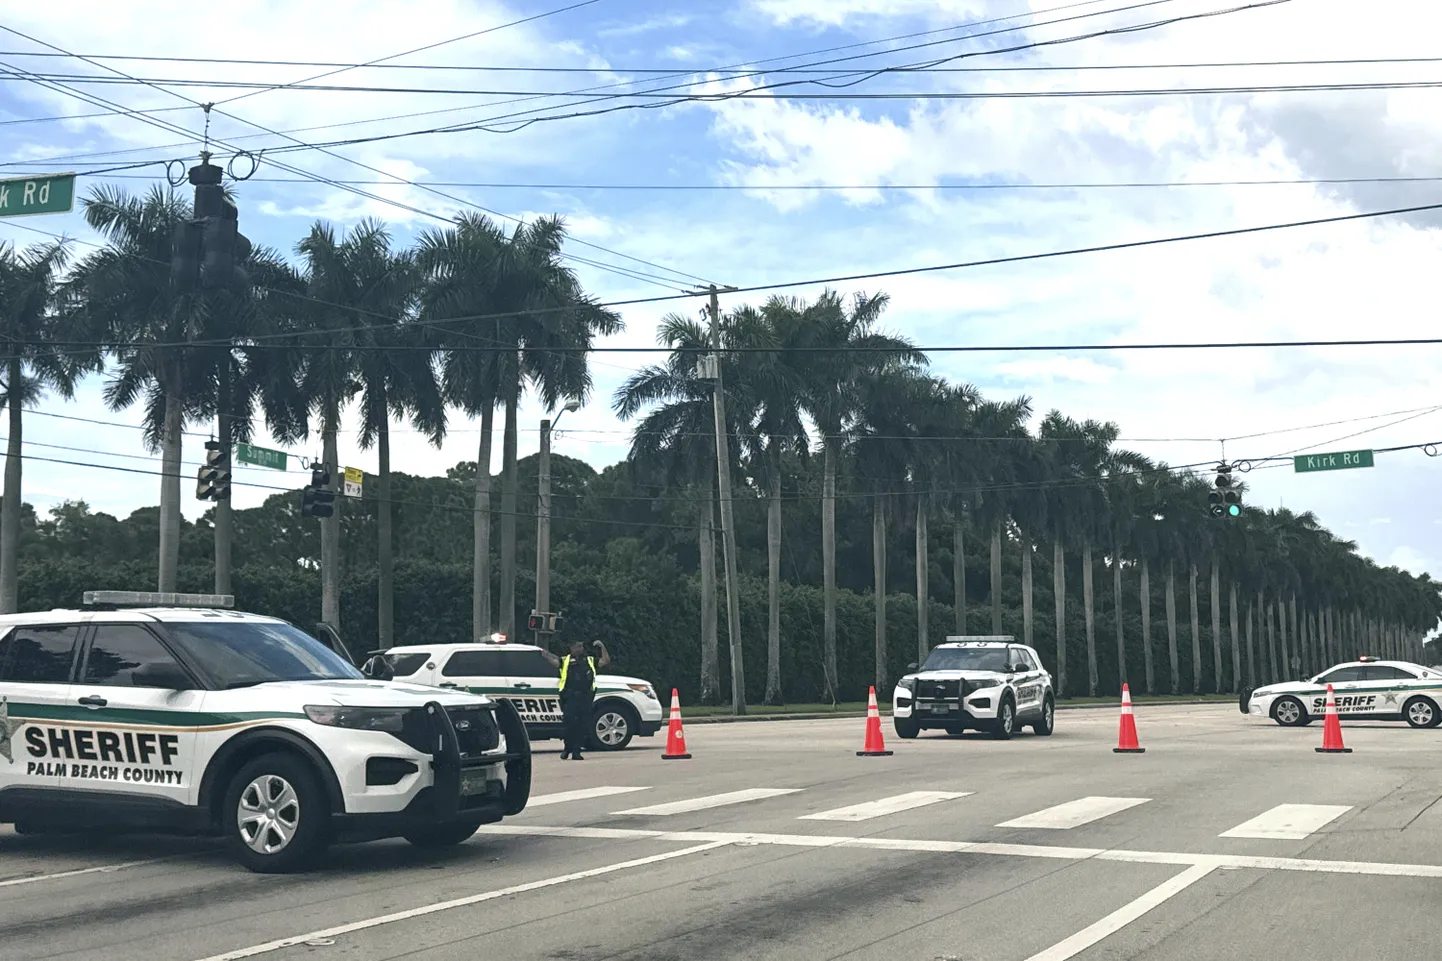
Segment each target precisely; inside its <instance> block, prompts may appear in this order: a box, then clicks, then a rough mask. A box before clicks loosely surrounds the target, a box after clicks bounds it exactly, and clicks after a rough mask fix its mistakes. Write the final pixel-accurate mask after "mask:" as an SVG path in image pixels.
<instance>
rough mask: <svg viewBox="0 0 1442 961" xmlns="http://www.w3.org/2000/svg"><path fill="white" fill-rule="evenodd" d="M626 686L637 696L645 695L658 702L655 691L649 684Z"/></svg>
mask: <svg viewBox="0 0 1442 961" xmlns="http://www.w3.org/2000/svg"><path fill="white" fill-rule="evenodd" d="M626 686H627V687H629V688H630V689H631V690H633V691H635V692H636V693H638V694H644V695H646V696H647V697H649V698H650V699H651V700H653V701H655V700H659V698H657V697H656V689H655V688H653V687H652V686H651V685H649V684H627V685H626Z"/></svg>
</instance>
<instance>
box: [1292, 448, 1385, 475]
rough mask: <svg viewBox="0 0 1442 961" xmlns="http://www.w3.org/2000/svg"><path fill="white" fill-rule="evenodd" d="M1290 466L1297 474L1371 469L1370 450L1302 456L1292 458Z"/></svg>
mask: <svg viewBox="0 0 1442 961" xmlns="http://www.w3.org/2000/svg"><path fill="white" fill-rule="evenodd" d="M1292 466H1293V467H1294V468H1296V472H1297V473H1298V474H1309V473H1311V472H1313V471H1319V470H1351V469H1352V468H1353V467H1371V466H1372V452H1371V451H1370V450H1347V451H1340V452H1338V453H1336V454H1303V455H1302V456H1300V457H1293V458H1292Z"/></svg>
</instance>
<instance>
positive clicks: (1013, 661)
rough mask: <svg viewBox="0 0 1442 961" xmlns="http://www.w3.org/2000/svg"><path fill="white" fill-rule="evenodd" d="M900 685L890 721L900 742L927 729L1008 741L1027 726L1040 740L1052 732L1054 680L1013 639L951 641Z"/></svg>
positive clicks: (1034, 655) (894, 695)
mask: <svg viewBox="0 0 1442 961" xmlns="http://www.w3.org/2000/svg"><path fill="white" fill-rule="evenodd" d="M909 669H910V670H912V671H915V672H916V673H914V674H907V675H906V676H905V677H903V678H902V679H901V680H899V681H897V682H896V690H895V691H893V692H892V695H891V718H892V723H893V724H894V725H895V726H896V733H897V735H898V736H900V737H904V738H912V737H916V736H917V735H918V734H920V733H921V732H922V731H923V730H926V729H928V728H941V729H942V730H944V731H946V732H947V733H948V734H961V733H962V732H963V731H965V730H967V729H968V728H974V729H979V730H985V731H990V732H991V734H992V736H993V737H997V738H1009V737H1011V736H1012V734H1013V733H1015V731H1016V730H1017V728H1019V727H1022V726H1024V725H1030V726H1031V729H1032V730H1033V731H1035V732H1036V733H1037V734H1040V735H1042V736H1045V735H1048V734H1050V733H1051V732H1052V726H1053V723H1054V720H1055V718H1056V700H1055V696H1054V694H1053V692H1052V682H1051V675H1050V674H1048V673H1047V672H1046V671H1045V670H1044V669H1043V668H1042V666H1041V658H1039V657H1038V656H1037V653H1036V651H1034V650H1032V649H1031V648H1030V647H1027V646H1026V645H1024V644H1018V643H1016V641H1015V640H1013V639H1012V638H1011V637H1010V636H1009V635H993V636H984V637H948V638H947V639H946V643H945V644H938V645H937V646H936V647H934V648H932V650H931V653H930V654H928V655H927V656H926V663H924V664H922V665H920V670H917V665H916V664H912V665H910V667H909Z"/></svg>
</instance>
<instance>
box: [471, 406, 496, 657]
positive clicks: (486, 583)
mask: <svg viewBox="0 0 1442 961" xmlns="http://www.w3.org/2000/svg"><path fill="white" fill-rule="evenodd" d="M495 428H496V408H495V406H494V405H492V404H487V405H486V406H485V407H484V408H482V410H481V446H480V450H478V451H477V452H476V508H475V512H474V513H473V514H472V515H471V520H472V527H473V538H472V542H471V635H472V640H474V641H475V642H476V643H477V644H479V643H481V642H482V641H484V640H485V639H486V638H488V637H490V636H491V625H492V624H493V623H495V622H494V621H492V620H491V443H492V440H493V438H494V436H495Z"/></svg>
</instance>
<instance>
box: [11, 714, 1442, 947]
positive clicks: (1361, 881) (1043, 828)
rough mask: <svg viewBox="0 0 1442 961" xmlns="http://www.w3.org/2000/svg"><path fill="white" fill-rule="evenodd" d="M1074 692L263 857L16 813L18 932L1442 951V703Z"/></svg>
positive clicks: (613, 759) (794, 732)
mask: <svg viewBox="0 0 1442 961" xmlns="http://www.w3.org/2000/svg"><path fill="white" fill-rule="evenodd" d="M1136 716H1137V726H1138V729H1139V732H1140V736H1141V742H1142V745H1143V747H1145V748H1146V753H1145V754H1135V755H1119V754H1114V753H1113V752H1112V750H1111V748H1112V747H1113V746H1114V745H1115V743H1116V733H1117V716H1116V713H1115V712H1114V711H1099V710H1086V711H1062V712H1059V713H1058V715H1057V724H1056V733H1055V734H1054V735H1053V736H1052V737H1049V738H1042V737H1037V736H1035V735H1033V734H1032V733H1030V732H1029V731H1028V732H1025V733H1021V734H1018V735H1017V736H1016V737H1015V738H1013V739H1012V740H1010V741H995V740H992V739H990V738H989V737H987V736H985V735H979V734H969V735H966V736H963V737H958V738H953V737H947V736H945V735H943V734H940V733H939V732H938V733H930V734H925V735H923V736H922V737H920V738H918V739H916V740H914V741H901V740H899V739H897V738H896V737H895V736H894V735H893V733H892V731H891V728H890V722H889V721H884V722H883V723H884V728H883V729H884V731H885V733H886V735H887V745H886V746H887V747H888V748H890V749H892V750H893V751H895V754H894V755H893V756H890V757H857V756H856V751H857V750H858V749H859V748H860V747H861V742H862V723H863V722H862V721H861V720H859V719H845V720H805V721H778V722H768V723H757V724H717V725H699V724H698V725H693V726H692V727H690V728H688V730H687V741H688V747H689V749H690V751H691V752H692V754H693V755H694V757H693V758H692V759H691V760H689V761H662V760H661V758H660V754H661V750H662V748H663V746H664V743H665V742H664V735H661V736H658V737H656V738H652V739H641V740H638V741H636V742H635V744H634V745H633V746H632V747H631V748H630V749H629V750H627V751H625V752H621V753H619V754H602V753H591V754H588V755H587V758H586V760H585V761H582V762H579V763H577V762H562V761H561V760H560V759H559V758H558V756H557V753H556V752H557V749H558V746H557V745H556V743H555V742H544V743H542V744H540V745H538V748H539V749H540V753H538V755H537V757H536V765H537V770H536V779H535V793H534V794H533V797H532V804H531V806H530V807H528V808H527V810H526V811H525V812H524V813H522V814H521V815H520V816H518V817H515V818H512V819H508V820H507V821H506V822H504V823H503V824H499V825H493V826H490V827H487V828H484V829H482V832H481V833H480V834H477V835H476V836H475V837H474V838H472V839H471V840H470V841H468V842H466V843H465V844H463V845H461V846H459V847H457V848H454V849H451V850H448V851H444V852H440V853H436V852H423V851H419V850H416V849H413V848H411V847H410V846H409V845H408V844H406V843H405V842H404V841H385V842H376V843H372V844H364V845H352V846H344V847H337V848H335V849H333V850H332V852H331V853H330V855H329V856H328V857H327V859H326V860H325V862H324V864H323V865H322V867H321V868H320V869H318V870H316V871H314V872H311V873H309V874H303V875H293V876H279V877H277V876H261V875H253V874H250V873H248V872H246V871H244V870H243V869H241V868H238V867H236V866H235V865H233V864H231V863H230V862H229V861H228V860H227V859H226V858H225V857H224V856H223V855H222V854H220V853H219V852H218V850H217V846H216V844H215V843H214V842H209V841H196V840H183V839H168V838H153V837H144V836H124V837H114V838H44V837H20V836H16V835H14V834H12V833H8V832H5V831H0V958H4V959H7V961H8V959H16V961H20V959H24V961H40V959H94V958H104V959H106V961H202V959H203V961H222V959H227V961H228V959H240V958H249V957H259V958H267V959H273V961H298V959H307V961H311V959H316V961H331V959H334V961H382V959H393V958H406V959H415V961H452V959H455V961H460V959H466V961H473V959H477V958H490V959H504V961H529V959H537V961H603V959H605V961H611V959H618V961H619V959H627V961H672V959H675V961H681V959H685V961H706V959H767V961H770V959H776V961H783V959H784V961H830V959H840V958H846V959H857V961H860V959H877V961H881V959H887V961H891V959H915V961H1068V959H1072V958H1075V959H1079V961H1101V959H1141V961H1212V959H1216V961H1223V959H1225V961H1236V959H1251V958H1272V957H1278V956H1297V957H1312V956H1330V955H1339V954H1340V955H1346V956H1355V957H1363V958H1367V959H1377V961H1382V959H1391V958H1397V959H1412V958H1422V957H1430V956H1432V955H1433V954H1435V948H1434V945H1435V943H1436V937H1437V935H1436V929H1437V921H1436V918H1437V917H1438V915H1439V908H1442V804H1438V803H1437V802H1438V801H1439V800H1442V764H1439V763H1438V759H1439V758H1442V730H1436V731H1433V730H1412V729H1410V728H1408V727H1406V726H1405V725H1402V724H1366V723H1351V722H1349V723H1347V724H1346V725H1345V728H1344V730H1345V734H1346V738H1347V745H1348V746H1349V747H1351V748H1353V749H1354V751H1353V753H1351V754H1346V755H1323V754H1318V753H1316V752H1315V751H1314V750H1313V748H1314V747H1317V746H1318V745H1320V743H1321V736H1322V732H1321V725H1320V724H1314V725H1312V726H1310V727H1307V728H1301V729H1283V728H1280V727H1277V726H1276V725H1274V724H1271V723H1270V722H1262V721H1257V720H1249V719H1247V718H1245V717H1243V716H1242V715H1240V714H1239V713H1238V712H1237V710H1236V708H1235V706H1231V705H1196V706H1175V705H1169V706H1164V707H1138V708H1137V710H1136Z"/></svg>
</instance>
